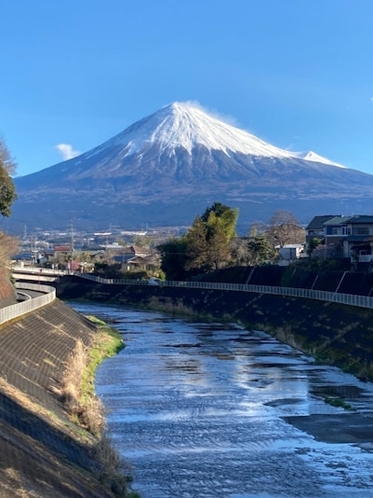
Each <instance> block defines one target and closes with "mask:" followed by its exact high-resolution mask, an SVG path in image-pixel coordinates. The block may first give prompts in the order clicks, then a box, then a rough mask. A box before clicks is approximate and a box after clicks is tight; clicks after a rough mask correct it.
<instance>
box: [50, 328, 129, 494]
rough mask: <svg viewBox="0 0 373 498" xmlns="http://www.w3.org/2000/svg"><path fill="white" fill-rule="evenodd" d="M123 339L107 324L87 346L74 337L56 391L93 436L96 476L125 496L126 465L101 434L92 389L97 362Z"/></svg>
mask: <svg viewBox="0 0 373 498" xmlns="http://www.w3.org/2000/svg"><path fill="white" fill-rule="evenodd" d="M122 347H123V343H122V341H121V338H120V336H119V335H118V334H114V333H113V331H112V330H110V329H108V328H107V327H100V331H98V332H97V333H96V334H95V336H94V339H93V341H92V344H91V345H90V346H89V348H87V347H85V346H84V344H83V342H82V341H81V340H78V341H77V343H76V345H75V348H74V350H73V351H72V353H71V354H70V355H69V356H68V358H67V361H66V369H65V372H64V375H63V379H62V382H61V389H60V392H59V395H60V398H61V399H62V400H63V402H64V404H65V406H66V408H67V410H68V412H69V414H70V416H71V418H72V419H73V420H74V419H75V420H76V421H77V422H78V424H79V425H80V426H81V427H82V428H84V429H86V430H87V431H89V432H90V433H91V434H93V435H94V436H96V438H97V443H96V445H95V447H94V452H95V458H96V459H97V461H98V462H99V463H100V472H99V480H100V482H101V483H102V484H103V485H104V486H105V487H106V488H108V489H110V491H111V492H112V493H113V494H114V495H115V496H121V497H124V496H127V482H128V475H129V469H126V470H127V472H123V469H121V468H120V466H121V465H122V466H123V463H122V462H121V459H120V457H119V455H118V453H117V452H116V451H115V450H114V448H113V446H112V444H111V441H110V440H109V439H108V438H107V437H106V436H105V435H104V434H103V431H104V427H105V418H104V408H103V405H102V403H101V401H100V400H99V398H97V396H96V395H95V393H94V383H93V379H94V374H95V370H96V368H97V366H98V364H99V363H100V362H101V361H102V360H103V359H104V358H106V357H108V356H111V355H113V354H115V353H116V352H118V350H119V349H121V348H122Z"/></svg>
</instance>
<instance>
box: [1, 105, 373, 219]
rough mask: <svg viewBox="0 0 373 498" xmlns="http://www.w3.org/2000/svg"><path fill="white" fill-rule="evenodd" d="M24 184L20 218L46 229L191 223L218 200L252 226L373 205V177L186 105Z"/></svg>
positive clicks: (28, 178) (166, 109)
mask: <svg viewBox="0 0 373 498" xmlns="http://www.w3.org/2000/svg"><path fill="white" fill-rule="evenodd" d="M15 184H16V188H17V192H18V196H19V200H18V201H17V202H16V203H15V204H14V208H13V213H14V214H13V215H12V217H11V222H12V223H17V222H18V223H19V222H21V223H23V224H24V223H27V224H28V225H30V224H31V225H35V224H37V225H39V226H43V227H46V228H48V227H52V226H54V227H57V226H61V227H66V226H67V224H68V222H69V220H73V222H74V225H76V226H87V227H88V226H92V227H95V228H98V227H104V226H106V227H107V226H109V225H110V224H119V225H121V226H124V225H125V226H131V227H136V226H139V225H140V224H144V223H148V224H151V225H183V224H189V223H191V222H192V221H193V219H194V217H195V216H196V214H199V213H201V212H202V211H203V210H204V209H205V208H206V207H207V206H208V205H210V204H211V203H213V202H215V201H219V202H224V203H227V204H228V205H230V206H232V207H238V208H240V222H241V223H247V224H249V223H250V222H251V221H253V220H254V219H261V220H263V221H266V220H267V219H268V218H269V216H270V215H271V214H272V213H273V211H274V210H275V209H287V210H292V211H293V212H294V214H295V215H296V216H298V218H300V219H303V220H304V222H307V221H309V219H310V218H311V217H312V216H313V215H314V214H322V212H323V211H325V212H329V211H330V210H332V211H333V212H337V211H338V210H337V211H336V207H338V205H339V206H340V209H339V211H340V212H341V214H351V213H353V212H355V213H356V212H360V213H363V212H364V211H365V210H366V209H368V206H369V208H370V206H372V205H373V202H372V201H373V176H372V175H368V174H365V173H361V172H359V171H356V170H352V169H348V168H344V167H341V166H340V165H337V164H335V163H333V162H332V161H329V160H328V159H325V158H322V157H321V156H319V155H317V154H316V153H314V152H309V153H306V154H303V155H301V154H297V153H294V152H293V153H292V152H289V151H286V150H283V149H280V148H278V147H275V146H273V145H270V144H268V143H266V142H264V141H263V140H260V139H259V138H257V137H255V136H254V135H251V134H249V133H247V132H246V131H243V130H240V129H238V128H235V127H233V126H231V125H229V124H227V123H224V122H223V121H221V120H218V119H216V118H215V117H213V116H210V115H209V114H207V113H205V112H204V111H202V110H201V109H200V108H199V107H198V106H195V105H193V104H190V103H178V102H176V103H173V104H170V105H169V106H166V107H164V108H162V109H160V110H159V111H157V112H155V113H154V114H152V115H150V116H148V117H145V118H144V119H142V120H140V121H138V122H136V123H134V124H133V125H131V126H130V127H128V128H127V129H126V130H124V131H123V132H121V133H119V134H118V135H116V136H115V137H113V138H112V139H110V140H108V141H107V142H105V143H103V144H102V145H99V146H98V147H96V148H94V149H92V150H91V151H88V152H86V153H84V154H82V155H80V156H78V157H76V158H73V159H70V160H69V161H64V162H62V163H59V164H57V165H55V166H52V167H50V168H46V169H44V170H42V171H39V172H37V173H34V174H31V175H27V176H24V177H20V178H16V179H15ZM320 209H321V210H322V211H320ZM346 210H347V211H346ZM369 212H370V211H369ZM22 217H23V218H24V221H21V219H22Z"/></svg>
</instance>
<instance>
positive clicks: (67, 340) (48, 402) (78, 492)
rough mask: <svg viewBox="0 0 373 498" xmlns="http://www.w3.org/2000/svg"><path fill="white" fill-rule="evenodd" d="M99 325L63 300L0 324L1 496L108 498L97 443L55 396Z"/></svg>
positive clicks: (109, 495) (108, 494)
mask: <svg viewBox="0 0 373 498" xmlns="http://www.w3.org/2000/svg"><path fill="white" fill-rule="evenodd" d="M95 331H96V328H95V326H94V325H93V324H92V323H91V322H89V321H88V320H87V319H85V318H84V317H82V316H81V315H80V314H78V313H76V312H75V311H74V310H73V309H72V308H70V307H69V306H67V305H66V304H64V303H63V302H62V301H60V300H58V299H57V300H55V301H54V302H53V303H52V304H49V305H47V306H44V307H43V308H41V309H39V310H37V311H35V312H33V313H29V314H27V315H25V316H24V317H22V318H20V319H16V320H13V321H12V322H8V323H7V324H4V325H2V326H0V448H1V450H0V497H1V498H2V497H4V498H5V497H6V498H9V497H13V496H15V497H16V496H20V497H29V496H30V497H31V496H32V497H35V496H40V497H53V498H55V497H57V496H58V497H59V498H60V497H62V498H63V497H66V498H78V497H80V498H94V497H97V498H105V497H108V498H109V497H111V496H112V495H111V494H110V493H109V492H108V491H107V490H106V489H104V487H103V486H102V485H101V484H100V482H99V481H98V479H97V474H98V463H97V461H96V460H95V458H94V448H95V445H96V443H97V441H96V440H95V439H94V438H93V437H92V436H90V435H89V434H88V433H86V431H82V430H81V429H79V427H78V426H77V425H75V424H73V423H72V422H71V421H70V420H69V418H68V417H67V414H66V412H65V410H64V407H63V405H62V404H61V402H60V401H59V399H58V396H57V395H56V394H55V392H56V391H57V390H58V388H59V384H60V382H61V379H62V377H63V373H64V370H65V368H66V361H67V359H68V357H69V355H70V354H71V352H72V351H73V350H74V347H75V345H76V342H77V341H78V340H79V339H80V340H81V341H82V342H83V344H85V345H88V344H90V342H91V339H92V336H93V335H94V334H95Z"/></svg>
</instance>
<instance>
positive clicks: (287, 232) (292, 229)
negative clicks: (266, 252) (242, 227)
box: [266, 210, 305, 247]
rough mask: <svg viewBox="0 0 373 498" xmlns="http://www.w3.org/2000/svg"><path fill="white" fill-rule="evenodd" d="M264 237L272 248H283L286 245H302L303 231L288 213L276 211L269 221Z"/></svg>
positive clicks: (294, 218)
mask: <svg viewBox="0 0 373 498" xmlns="http://www.w3.org/2000/svg"><path fill="white" fill-rule="evenodd" d="M266 236H267V239H268V240H269V241H270V242H271V243H272V245H273V246H280V247H283V246H284V245H286V244H302V243H304V241H305V230H304V228H302V227H301V226H300V224H299V221H298V220H297V218H296V217H295V216H294V215H293V214H292V213H291V212H290V211H282V210H278V211H275V213H274V214H273V215H272V217H271V219H270V225H269V227H268V229H267V232H266Z"/></svg>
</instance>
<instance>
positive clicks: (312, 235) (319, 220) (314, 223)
mask: <svg viewBox="0 0 373 498" xmlns="http://www.w3.org/2000/svg"><path fill="white" fill-rule="evenodd" d="M337 217H338V216H337V215H335V214H325V215H322V216H315V217H314V218H312V220H311V221H310V223H309V224H308V225H307V226H306V228H305V232H306V248H305V249H306V253H307V254H309V250H310V243H311V241H312V240H313V239H319V240H320V241H321V242H322V243H325V227H324V223H326V222H327V221H329V220H331V219H332V218H337Z"/></svg>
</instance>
